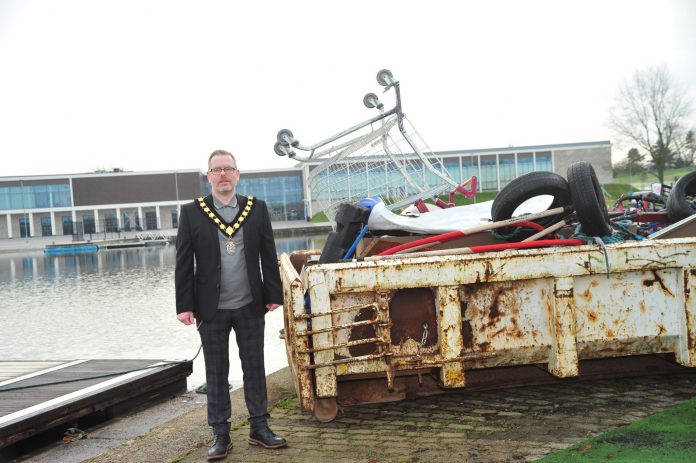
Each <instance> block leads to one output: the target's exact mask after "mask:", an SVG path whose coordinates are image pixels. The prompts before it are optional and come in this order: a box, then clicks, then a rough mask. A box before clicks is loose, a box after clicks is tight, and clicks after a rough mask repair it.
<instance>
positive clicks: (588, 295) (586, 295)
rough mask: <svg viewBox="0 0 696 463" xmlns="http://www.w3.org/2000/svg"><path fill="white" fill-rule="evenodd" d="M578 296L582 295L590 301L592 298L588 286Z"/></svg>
mask: <svg viewBox="0 0 696 463" xmlns="http://www.w3.org/2000/svg"><path fill="white" fill-rule="evenodd" d="M580 297H582V298H583V299H585V300H586V301H588V302H589V301H591V300H592V292H591V291H590V288H587V289H586V290H585V291H583V292H582V294H581V295H580Z"/></svg>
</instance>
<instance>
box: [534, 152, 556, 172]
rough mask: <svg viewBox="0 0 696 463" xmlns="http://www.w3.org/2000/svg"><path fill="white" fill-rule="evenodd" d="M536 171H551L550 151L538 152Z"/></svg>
mask: <svg viewBox="0 0 696 463" xmlns="http://www.w3.org/2000/svg"><path fill="white" fill-rule="evenodd" d="M536 170H544V171H549V172H552V171H553V166H552V165H551V151H538V152H537V153H536Z"/></svg>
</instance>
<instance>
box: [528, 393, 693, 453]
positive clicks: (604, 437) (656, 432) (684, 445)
mask: <svg viewBox="0 0 696 463" xmlns="http://www.w3.org/2000/svg"><path fill="white" fill-rule="evenodd" d="M539 461H540V462H542V463H590V462H600V461H601V462H612V463H614V462H616V463H619V462H621V463H645V462H660V463H682V462H683V463H687V462H688V463H692V462H694V461H696V398H693V399H691V400H689V401H687V402H684V403H682V404H679V405H676V406H674V407H671V408H668V409H667V410H664V411H662V412H660V413H656V414H654V415H652V416H649V417H647V418H645V419H643V420H640V421H637V422H635V423H631V424H630V425H628V426H623V427H620V428H617V429H614V430H612V431H609V432H607V433H605V434H601V435H599V436H597V437H594V438H592V439H590V440H588V441H585V442H582V443H581V444H578V445H575V446H573V447H571V448H569V449H566V450H562V451H560V452H557V453H555V454H553V455H550V456H548V457H546V458H544V459H542V460H539Z"/></svg>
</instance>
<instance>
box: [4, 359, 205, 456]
mask: <svg viewBox="0 0 696 463" xmlns="http://www.w3.org/2000/svg"><path fill="white" fill-rule="evenodd" d="M161 363H162V362H161V361H159V360H142V359H138V360H112V359H107V360H74V361H64V362H56V361H37V362H15V361H0V448H2V447H6V446H8V445H11V444H13V443H15V442H18V441H20V440H22V439H25V438H28V437H31V436H33V435H35V434H38V433H40V432H42V431H45V430H47V429H51V428H54V427H56V426H59V425H62V424H65V423H72V422H74V421H75V420H77V419H78V418H81V417H84V416H87V415H90V414H92V413H95V412H104V413H106V414H107V416H108V417H113V416H116V415H118V414H121V413H123V412H125V411H127V410H128V409H130V408H132V407H134V406H136V405H139V404H142V403H144V402H146V401H149V400H155V399H157V398H159V397H163V396H166V395H169V394H174V393H176V392H180V391H184V390H186V377H187V376H188V375H189V374H191V371H192V363H191V362H184V363H180V364H165V365H161ZM147 367H153V368H147ZM144 368H147V369H144ZM132 370H136V371H132ZM103 375H110V376H104V377H101V378H94V377H96V376H103ZM80 378H92V379H80ZM65 380H78V381H75V382H67V383H60V382H61V381H65ZM48 383H60V384H48ZM27 386H36V387H30V388H27Z"/></svg>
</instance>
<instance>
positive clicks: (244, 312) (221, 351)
mask: <svg viewBox="0 0 696 463" xmlns="http://www.w3.org/2000/svg"><path fill="white" fill-rule="evenodd" d="M263 313H264V312H263V311H259V310H258V309H255V308H254V306H253V303H252V304H250V305H247V306H245V307H242V308H240V309H234V310H217V311H216V313H215V317H214V318H213V319H212V320H209V321H204V322H203V323H202V324H201V325H200V327H199V328H198V332H199V334H200V336H201V343H202V344H203V356H204V357H205V378H206V383H207V388H208V424H209V425H210V426H212V428H213V433H214V434H216V435H217V434H226V433H229V430H230V421H229V420H230V416H231V414H232V405H231V402H230V391H229V387H228V375H229V370H230V360H229V358H230V349H229V342H230V332H231V330H234V334H235V337H236V340H237V347H238V348H239V359H240V360H241V362H242V373H243V378H244V399H245V401H246V406H247V409H248V410H249V424H250V425H251V427H252V428H254V427H258V426H263V425H265V424H266V420H267V417H268V397H267V394H266V371H265V368H264V361H263V336H264V333H263V332H264V327H265V319H264V316H263V315H261V314H263Z"/></svg>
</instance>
